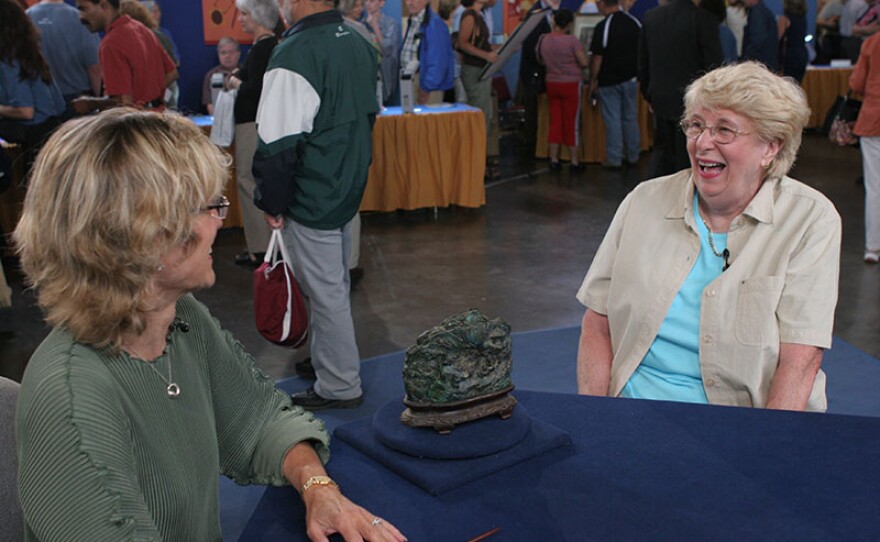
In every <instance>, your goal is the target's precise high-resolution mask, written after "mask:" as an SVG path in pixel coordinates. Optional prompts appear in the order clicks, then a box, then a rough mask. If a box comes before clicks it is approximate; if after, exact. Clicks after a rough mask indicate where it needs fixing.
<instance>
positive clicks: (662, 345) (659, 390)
mask: <svg viewBox="0 0 880 542" xmlns="http://www.w3.org/2000/svg"><path fill="white" fill-rule="evenodd" d="M694 217H695V219H696V223H697V231H698V232H699V234H700V254H699V255H698V256H697V260H696V262H694V267H693V268H692V269H691V272H690V274H688V276H687V278H686V279H685V281H684V284H682V285H681V289H679V291H678V294H677V295H676V296H675V299H673V300H672V305H671V306H670V307H669V312H668V313H666V318H665V319H664V320H663V323H662V324H661V325H660V331H659V332H658V333H657V337H656V338H655V339H654V343H653V344H652V345H651V348H650V349H648V353H647V354H645V357H644V359H642V363H641V364H639V366H638V368H636V371H635V372H634V373H633V375H632V376H631V377H630V379H629V381H628V382H627V383H626V385H625V386H624V387H623V391H621V396H622V397H631V398H636V399H662V400H667V401H682V402H687V403H704V404H705V403H708V402H709V401H708V399H707V398H706V390H705V389H704V388H703V377H702V374H701V372H700V305H701V301H702V296H703V289H704V288H705V287H706V286H707V285H709V283H710V282H712V281H713V280H715V279H716V278H717V277H718V276H719V275H720V274H721V272H722V270H723V268H724V259H723V258H720V257H718V256H716V255H715V254H714V253H713V252H712V248H711V246H710V245H709V230H708V229H706V226H705V225H704V224H703V220H702V219H701V218H700V210H699V207H698V205H697V197H696V195H694ZM712 235H713V240H714V241H715V249H716V250H717V251H718V252H719V253H721V252H724V249H725V248H727V234H726V233H725V234H719V233H714V234H712Z"/></svg>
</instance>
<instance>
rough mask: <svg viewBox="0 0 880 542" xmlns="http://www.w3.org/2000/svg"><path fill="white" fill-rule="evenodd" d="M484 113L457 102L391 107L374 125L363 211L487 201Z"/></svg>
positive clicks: (470, 205)
mask: <svg viewBox="0 0 880 542" xmlns="http://www.w3.org/2000/svg"><path fill="white" fill-rule="evenodd" d="M485 162H486V124H485V121H484V119H483V113H482V112H481V111H480V110H478V109H474V108H471V107H468V106H463V105H461V104H456V105H454V106H450V107H448V108H443V109H440V108H437V109H432V110H429V109H427V108H426V109H425V110H424V112H421V113H416V114H406V115H404V114H401V113H400V108H399V107H390V108H388V109H386V111H385V112H384V113H383V114H382V115H380V116H379V117H378V118H377V119H376V124H375V126H374V127H373V163H372V165H370V172H369V177H368V180H367V187H366V191H365V192H364V199H363V201H362V203H361V211H395V210H398V209H404V210H412V209H420V208H424V207H447V206H449V205H458V206H461V207H480V206H482V205H484V204H485V203H486V192H485V189H484V186H483V174H484V171H485Z"/></svg>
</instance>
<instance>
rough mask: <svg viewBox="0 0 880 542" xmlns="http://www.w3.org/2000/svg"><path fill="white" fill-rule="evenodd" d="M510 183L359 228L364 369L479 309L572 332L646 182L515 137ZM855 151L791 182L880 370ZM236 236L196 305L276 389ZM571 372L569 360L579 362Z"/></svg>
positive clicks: (356, 307) (15, 336) (852, 329)
mask: <svg viewBox="0 0 880 542" xmlns="http://www.w3.org/2000/svg"><path fill="white" fill-rule="evenodd" d="M502 149H503V151H502V152H503V156H502V172H503V175H502V178H501V179H500V180H498V181H494V182H488V183H487V185H486V206H485V207H483V208H481V209H461V208H450V209H439V210H437V211H434V210H422V211H413V212H398V213H370V214H365V215H364V217H363V235H362V246H361V265H362V266H363V267H364V269H365V270H366V273H365V276H364V278H363V279H362V280H361V281H360V283H359V284H357V286H356V287H355V288H354V290H353V292H352V310H353V314H354V321H355V326H356V331H357V338H358V345H359V347H360V352H361V356H362V357H363V358H369V357H372V356H375V355H379V354H383V353H387V352H391V351H396V350H401V349H405V348H407V347H408V346H410V345H411V344H413V343H414V342H415V340H416V337H417V336H418V334H419V333H420V332H421V331H423V330H425V329H426V328H429V327H431V326H433V325H436V324H438V323H439V322H440V321H441V320H442V319H443V318H444V317H446V316H449V315H451V314H454V313H457V312H459V311H463V310H466V309H469V308H478V309H480V310H482V311H483V312H485V313H486V314H487V315H489V316H490V317H501V318H503V319H504V320H506V321H507V322H508V323H510V324H511V326H512V328H513V330H514V331H526V330H534V329H542V328H549V327H556V326H570V325H577V324H579V322H580V318H581V316H582V315H583V307H581V306H580V304H579V303H578V302H577V300H575V298H574V295H575V292H576V291H577V289H578V287H579V286H580V283H581V280H582V279H583V276H584V273H585V272H586V270H587V267H588V266H589V264H590V261H591V260H592V257H593V254H594V253H595V251H596V249H597V247H598V245H599V243H600V242H601V240H602V237H603V235H604V233H605V230H606V228H607V227H608V224H609V222H610V220H611V218H612V216H613V213H614V211H615V209H616V208H617V205H618V204H619V202H620V201H621V200H622V199H623V197H624V196H625V195H626V194H627V193H628V191H629V190H630V189H631V188H632V187H633V186H634V185H635V184H636V183H638V182H639V180H641V179H642V178H643V175H644V174H646V170H647V166H648V161H649V157H648V155H647V154H643V155H642V160H641V163H640V167H639V168H629V169H625V170H621V171H610V170H606V169H603V168H602V167H601V166H598V165H590V166H588V168H587V169H586V171H583V172H579V173H576V174H573V173H569V172H568V171H567V170H566V169H565V168H564V169H563V171H561V172H551V171H548V169H547V162H546V161H542V160H533V159H530V158H529V153H528V152H527V150H526V149H523V148H521V147H520V146H519V144H518V139H517V138H516V136H512V135H511V136H507V137H505V138H504V139H503V140H502ZM860 173H861V162H860V154H859V151H858V149H854V148H839V147H834V146H832V145H831V144H830V143H828V141H827V140H826V139H823V138H821V137H819V136H816V135H810V136H807V137H806V138H805V143H804V147H803V148H802V150H801V153H800V159H799V163H798V164H797V166H796V168H795V171H794V173H793V176H795V177H796V178H799V179H800V180H802V181H804V182H806V183H808V184H810V185H812V186H814V187H816V188H818V189H820V190H821V191H823V192H824V193H825V194H827V195H828V196H829V197H830V198H831V199H832V200H833V201H834V203H835V204H836V205H837V208H838V210H839V211H840V214H841V215H842V216H843V249H842V256H841V268H840V271H841V280H840V298H839V303H838V307H837V313H836V319H835V320H836V322H835V330H834V332H835V334H836V335H837V336H838V337H840V338H842V339H844V340H846V341H848V342H850V343H852V344H854V345H855V346H857V347H859V348H861V349H862V350H865V351H866V352H868V353H870V354H872V355H874V356H875V357H880V266H876V265H874V266H870V265H866V264H864V263H863V262H862V249H863V239H864V233H863V232H864V218H863V207H864V189H863V187H862V185H861V184H859V183H858V182H857V178H858V177H859V175H860ZM242 246H243V237H242V234H241V231H240V230H224V231H222V232H221V234H220V235H219V236H218V239H217V242H216V245H215V250H214V262H215V263H214V266H215V270H216V272H217V284H216V286H214V288H213V289H211V290H209V291H204V292H200V293H198V294H197V296H198V297H199V298H200V299H201V300H203V301H204V302H205V303H206V304H207V305H208V306H209V307H210V309H211V310H212V312H213V314H214V315H215V316H216V317H217V318H219V320H220V322H221V323H222V324H223V325H224V326H225V327H226V328H228V329H230V330H231V331H232V332H233V334H234V335H235V336H236V337H238V338H239V339H240V340H241V341H242V342H243V343H244V345H245V346H246V347H247V349H248V350H249V351H250V352H251V353H253V354H254V356H255V357H256V359H257V364H258V365H259V366H260V367H261V368H262V369H263V370H264V371H265V372H267V373H268V374H269V375H271V376H273V377H275V378H281V377H285V376H290V375H292V374H293V363H294V361H295V360H298V359H299V358H301V357H303V356H305V355H306V353H305V352H292V351H290V350H287V349H283V348H279V347H276V346H273V345H270V344H268V343H267V342H266V341H264V340H263V339H262V338H261V337H260V336H259V335H258V334H257V332H256V331H255V329H254V326H253V323H252V318H253V316H252V314H253V312H252V310H253V309H252V303H251V273H250V270H247V269H244V268H241V267H238V266H236V265H234V264H233V262H232V259H233V256H234V254H235V253H236V252H238V251H239V250H240V249H241V247H242ZM8 276H9V278H10V280H11V281H12V282H13V287H14V288H15V290H16V291H15V297H14V302H15V305H14V307H13V308H12V309H0V375H5V376H10V377H12V378H20V376H21V373H22V371H23V370H24V366H25V365H26V363H27V359H28V357H29V356H30V354H31V353H32V352H33V349H34V348H35V347H36V346H37V344H39V342H40V341H41V340H42V338H43V337H44V336H45V334H46V332H47V330H46V328H45V326H44V325H43V324H42V323H41V321H40V316H39V311H38V309H36V308H35V307H34V306H33V301H32V296H31V295H30V294H29V293H27V292H23V291H22V288H21V279H20V277H18V276H16V274H15V272H14V271H11V272H10V271H9V270H8ZM572 363H574V360H572Z"/></svg>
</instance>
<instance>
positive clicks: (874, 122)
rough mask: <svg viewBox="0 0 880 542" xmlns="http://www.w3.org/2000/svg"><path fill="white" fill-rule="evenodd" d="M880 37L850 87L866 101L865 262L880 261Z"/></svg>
mask: <svg viewBox="0 0 880 542" xmlns="http://www.w3.org/2000/svg"><path fill="white" fill-rule="evenodd" d="M878 62H880V34H874V35H873V36H871V37H870V38H868V39H867V40H865V43H864V44H863V45H862V52H861V53H860V54H859V61H858V63H857V64H856V67H855V69H854V70H853V73H852V75H851V76H850V78H849V88H850V89H852V91H853V92H856V93H858V94H862V95H864V96H865V99H864V101H863V103H862V109H861V110H860V111H859V118H858V119H857V120H856V125H855V127H854V128H853V133H855V134H856V135H858V136H859V137H860V139H859V145H860V146H861V148H862V164H863V167H864V173H865V256H864V258H865V262H866V263H878V262H880V65H878Z"/></svg>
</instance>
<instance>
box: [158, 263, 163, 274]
mask: <svg viewBox="0 0 880 542" xmlns="http://www.w3.org/2000/svg"><path fill="white" fill-rule="evenodd" d="M156 271H158V272H159V273H161V272H162V271H165V264H163V263H160V264H159V267H157V268H156Z"/></svg>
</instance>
